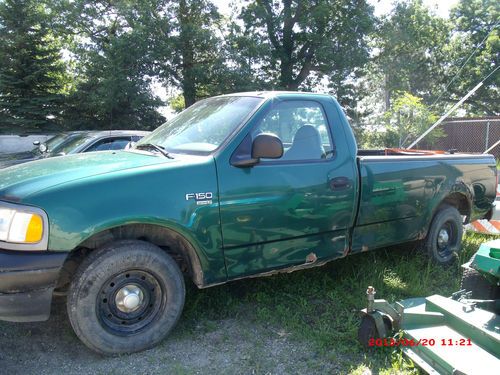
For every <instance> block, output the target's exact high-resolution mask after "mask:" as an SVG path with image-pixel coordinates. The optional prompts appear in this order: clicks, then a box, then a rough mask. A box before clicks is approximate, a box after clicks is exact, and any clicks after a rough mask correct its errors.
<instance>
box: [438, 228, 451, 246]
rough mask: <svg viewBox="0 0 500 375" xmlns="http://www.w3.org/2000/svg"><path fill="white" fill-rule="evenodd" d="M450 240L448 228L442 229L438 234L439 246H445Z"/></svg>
mask: <svg viewBox="0 0 500 375" xmlns="http://www.w3.org/2000/svg"><path fill="white" fill-rule="evenodd" d="M449 241H450V234H449V233H448V231H447V230H446V229H441V230H440V231H439V234H438V240H437V242H438V245H439V247H445V246H446V245H448V242H449Z"/></svg>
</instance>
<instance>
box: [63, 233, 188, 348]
mask: <svg viewBox="0 0 500 375" xmlns="http://www.w3.org/2000/svg"><path fill="white" fill-rule="evenodd" d="M184 298H185V286H184V279H183V277H182V273H181V271H180V270H179V267H178V266H177V264H176V263H175V261H174V260H173V259H172V258H171V257H170V256H169V255H168V254H167V253H166V252H165V251H163V250H162V249H160V248H159V247H157V246H155V245H153V244H151V243H147V242H143V241H132V240H125V241H118V242H114V243H112V244H110V245H107V246H104V247H103V248H101V249H98V250H96V251H94V252H93V253H91V254H90V256H89V257H88V258H87V259H85V260H84V261H83V263H82V264H81V265H80V267H79V268H78V270H77V272H76V274H75V277H74V278H73V280H72V282H71V286H70V289H69V293H68V302H67V310H68V316H69V320H70V322H71V325H72V327H73V329H74V331H75V333H76V335H77V336H78V338H80V340H82V342H83V343H84V344H85V345H87V346H88V347H89V348H90V349H92V350H94V351H96V352H99V353H101V354H120V353H131V352H137V351H141V350H144V349H147V348H150V347H152V346H154V345H156V344H158V343H159V342H160V341H161V340H162V339H163V338H164V337H165V336H166V335H167V334H168V333H169V332H170V330H171V329H172V328H173V327H174V325H175V324H176V323H177V320H178V319H179V317H180V314H181V312H182V309H183V306H184Z"/></svg>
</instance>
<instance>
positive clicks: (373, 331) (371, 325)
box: [358, 314, 392, 349]
mask: <svg viewBox="0 0 500 375" xmlns="http://www.w3.org/2000/svg"><path fill="white" fill-rule="evenodd" d="M380 319H382V321H383V328H385V332H380V329H379V328H377V324H376V322H375V317H374V316H372V315H369V314H367V315H364V316H363V318H361V324H360V325H359V328H358V341H359V342H360V344H361V345H363V347H364V348H365V349H369V348H371V347H374V346H375V345H374V340H376V339H381V338H384V337H386V335H387V334H388V333H390V332H391V328H392V327H391V324H390V323H389V322H388V321H387V319H384V318H381V317H380Z"/></svg>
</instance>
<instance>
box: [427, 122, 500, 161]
mask: <svg viewBox="0 0 500 375" xmlns="http://www.w3.org/2000/svg"><path fill="white" fill-rule="evenodd" d="M439 127H440V128H441V129H443V131H444V133H445V136H444V137H443V138H440V139H438V140H437V141H435V142H434V144H433V145H432V146H430V145H428V144H426V143H425V140H424V141H423V142H422V144H419V145H418V146H419V148H422V149H424V148H428V149H434V150H450V149H456V150H457V151H458V152H479V153H483V152H484V151H486V150H487V149H489V148H490V147H491V146H493V145H494V144H495V143H496V142H498V141H499V140H500V117H477V118H471V117H463V118H461V117H455V118H449V119H447V120H445V121H444V122H443V123H442V124H441V125H440V126H439ZM489 153H490V154H493V155H494V156H495V158H497V159H500V145H497V146H496V147H495V148H493V149H492V150H491V151H489Z"/></svg>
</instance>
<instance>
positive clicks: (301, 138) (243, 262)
mask: <svg viewBox="0 0 500 375" xmlns="http://www.w3.org/2000/svg"><path fill="white" fill-rule="evenodd" d="M333 126H335V124H333ZM262 133H271V134H274V135H276V136H278V137H279V138H280V139H281V141H282V143H283V145H284V153H283V156H282V157H281V158H279V159H272V160H271V159H267V160H265V159H261V161H260V162H259V163H258V164H256V165H254V166H252V167H246V168H245V167H235V166H231V167H230V168H227V169H226V168H225V169H223V170H221V171H220V173H219V197H220V215H221V227H222V236H223V246H224V256H225V260H226V267H227V272H228V277H229V278H236V277H241V276H245V275H251V274H257V273H262V272H266V271H269V270H275V269H279V268H284V267H290V266H294V265H299V266H300V265H309V264H314V263H317V262H321V261H322V260H326V259H330V258H335V257H338V256H341V255H342V254H343V253H344V251H345V249H346V248H347V246H348V229H349V227H350V225H351V221H352V219H353V215H354V204H355V183H354V181H355V176H354V169H353V168H352V162H351V163H346V160H345V159H344V158H342V157H340V156H339V155H337V152H336V147H335V139H334V137H333V136H332V134H334V133H332V131H331V129H330V123H329V121H328V118H327V116H326V113H325V110H324V107H323V105H322V104H321V103H320V102H318V101H314V100H284V101H283V100H280V101H277V102H276V103H273V105H272V106H271V107H270V108H269V110H268V111H267V113H266V114H265V115H264V116H263V117H262V118H261V120H260V121H258V123H257V124H255V126H253V127H252V128H251V129H250V131H249V132H248V134H247V136H246V138H245V139H244V140H243V142H242V143H241V144H240V145H239V147H238V148H237V149H236V151H235V152H234V153H233V155H232V159H234V158H236V159H237V158H238V153H243V152H247V153H248V149H249V148H251V144H252V141H253V139H254V138H255V137H256V136H257V135H258V134H262ZM339 141H341V139H339Z"/></svg>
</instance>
